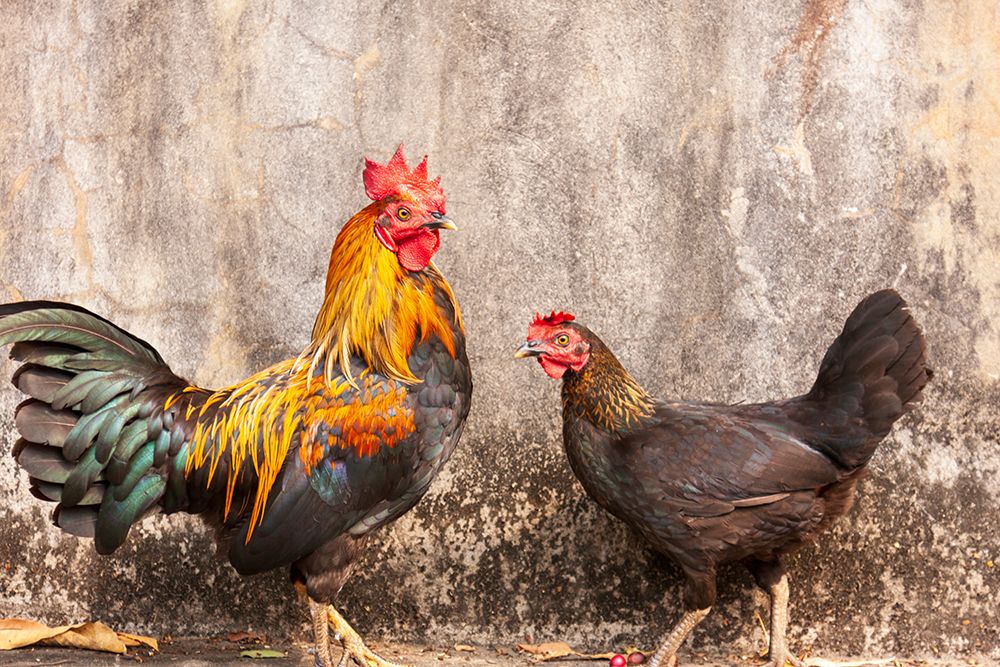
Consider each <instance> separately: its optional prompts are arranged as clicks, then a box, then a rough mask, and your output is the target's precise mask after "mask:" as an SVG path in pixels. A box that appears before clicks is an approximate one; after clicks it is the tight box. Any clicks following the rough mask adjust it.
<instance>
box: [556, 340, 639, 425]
mask: <svg viewBox="0 0 1000 667" xmlns="http://www.w3.org/2000/svg"><path fill="white" fill-rule="evenodd" d="M588 334H589V336H588V340H589V342H590V358H589V359H588V361H587V365H586V366H584V367H583V369H582V370H580V371H579V372H576V373H574V372H572V371H570V372H568V373H567V374H566V375H565V376H564V381H563V391H562V399H563V413H564V415H566V416H567V417H571V418H576V419H586V420H587V421H589V422H590V423H591V424H593V425H594V426H596V427H597V428H600V429H602V430H604V431H607V432H608V433H618V434H624V433H628V432H630V431H632V430H634V429H636V428H640V427H642V426H644V425H645V424H646V423H647V422H648V421H649V419H650V418H651V417H652V416H653V411H654V409H655V402H656V401H655V399H654V398H653V397H652V396H651V395H650V394H649V393H648V392H646V390H645V389H643V388H642V386H641V385H640V384H639V383H638V382H636V381H635V379H634V378H633V377H632V376H631V375H629V373H628V371H626V370H625V368H624V367H623V366H622V365H621V363H620V362H619V361H618V359H617V358H616V357H615V355H614V354H613V353H612V352H611V350H609V349H608V348H607V346H606V345H605V344H604V343H603V342H602V341H601V340H600V339H599V338H598V337H597V336H595V335H593V333H591V332H588Z"/></svg>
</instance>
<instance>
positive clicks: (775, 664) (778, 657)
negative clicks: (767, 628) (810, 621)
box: [767, 574, 804, 667]
mask: <svg viewBox="0 0 1000 667" xmlns="http://www.w3.org/2000/svg"><path fill="white" fill-rule="evenodd" d="M768 592H769V593H770V594H771V642H770V644H769V645H768V651H767V657H768V658H769V659H770V662H769V663H768V664H767V667H785V663H786V662H789V663H791V664H792V665H793V666H794V667H804V663H803V662H802V661H801V660H799V659H798V658H796V657H795V656H794V655H792V654H791V653H790V652H789V650H788V643H787V642H786V640H785V631H786V630H787V629H788V575H787V574H782V575H781V579H779V580H778V583H776V584H774V585H773V586H771V587H770V588H769V589H768Z"/></svg>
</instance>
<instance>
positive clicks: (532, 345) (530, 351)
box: [514, 340, 545, 359]
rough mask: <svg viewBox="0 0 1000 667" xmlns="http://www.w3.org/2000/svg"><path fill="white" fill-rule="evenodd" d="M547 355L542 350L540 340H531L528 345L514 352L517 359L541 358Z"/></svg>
mask: <svg viewBox="0 0 1000 667" xmlns="http://www.w3.org/2000/svg"><path fill="white" fill-rule="evenodd" d="M544 353H545V350H544V349H543V348H542V341H540V340H529V341H528V342H527V343H525V344H524V345H522V346H521V347H519V348H517V351H516V352H514V358H515V359H524V358H526V357H540V356H542V354H544Z"/></svg>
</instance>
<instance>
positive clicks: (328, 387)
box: [164, 202, 461, 542]
mask: <svg viewBox="0 0 1000 667" xmlns="http://www.w3.org/2000/svg"><path fill="white" fill-rule="evenodd" d="M380 210H381V209H380V204H379V203H378V202H376V203H374V204H371V205H370V206H368V207H366V208H365V209H363V210H362V211H360V212H359V213H358V214H357V215H355V216H354V217H353V218H351V220H349V221H348V222H347V224H345V225H344V227H343V229H342V230H341V231H340V234H339V235H338V236H337V240H336V242H335V243H334V246H333V251H332V252H331V255H330V268H329V272H328V274H327V279H326V294H325V298H324V299H323V306H322V307H321V308H320V311H319V314H318V315H317V317H316V323H315V325H314V327H313V334H312V339H311V340H310V342H309V345H308V346H307V347H306V349H305V350H304V351H303V352H302V354H301V355H299V356H298V357H297V358H294V359H288V360H285V361H282V362H279V363H278V364H275V365H274V366H272V367H271V368H269V369H266V370H264V371H262V372H260V373H258V374H256V375H254V376H251V377H250V378H247V379H246V380H244V381H243V382H240V383H238V384H236V385H233V386H231V387H227V388H225V389H220V390H218V391H215V392H210V391H207V390H204V389H200V388H197V387H188V388H186V389H185V390H184V391H182V392H178V393H176V394H174V395H172V396H170V397H169V398H168V399H167V401H166V403H165V406H164V409H165V410H169V409H171V407H173V406H175V405H176V406H177V407H178V408H182V407H183V408H184V414H185V418H186V419H192V418H194V419H196V422H197V423H196V425H195V429H194V433H193V435H192V438H191V444H190V449H189V455H188V458H187V462H186V470H185V475H190V474H191V473H192V472H193V471H197V470H201V469H202V468H204V467H205V466H208V474H207V476H206V485H211V484H212V480H213V478H214V475H215V472H216V470H217V469H218V467H219V464H220V463H221V462H222V460H223V457H224V456H226V457H227V458H228V459H229V460H228V466H227V468H228V476H227V480H226V503H225V514H226V515H227V516H228V514H229V511H230V509H231V507H232V504H233V500H234V495H235V492H236V488H237V484H238V482H239V480H240V479H241V477H242V470H243V466H244V465H246V463H247V461H249V462H250V463H251V464H252V465H253V468H254V470H255V472H256V474H257V485H256V488H255V489H253V490H252V492H251V493H252V495H253V496H254V498H253V510H252V513H251V517H250V524H249V529H248V531H247V538H246V539H247V541H248V542H249V540H250V537H251V536H252V535H253V529H254V527H256V526H257V525H259V523H260V521H261V520H262V518H263V514H264V510H265V509H266V506H267V498H268V494H269V493H270V490H271V488H272V486H273V485H274V482H275V480H276V479H277V476H278V473H279V472H280V471H281V468H282V466H283V465H284V462H285V458H286V456H287V455H288V452H289V451H290V449H291V448H292V447H293V446H298V447H300V448H303V451H300V456H301V458H302V460H303V462H305V463H307V464H308V465H307V466H306V469H307V472H308V471H309V470H310V469H311V466H312V465H315V462H316V461H315V458H316V456H315V455H316V450H315V447H314V446H313V445H314V443H312V442H310V441H309V438H310V437H311V436H312V434H315V432H316V426H317V424H318V420H324V419H331V418H335V419H336V420H337V423H339V424H340V425H341V426H342V431H343V432H344V433H345V434H351V435H350V436H349V437H347V438H345V439H341V440H340V441H338V443H337V444H339V445H340V446H341V447H344V448H345V449H346V448H349V447H350V448H354V449H355V450H356V451H357V454H358V455H359V456H364V455H370V454H371V453H373V448H372V444H371V442H370V441H371V440H373V438H372V436H373V435H375V436H377V439H378V440H379V442H380V443H381V445H382V446H387V447H393V446H395V445H396V444H397V443H398V442H400V441H401V440H402V439H404V438H405V437H406V436H408V435H409V434H410V433H411V432H412V431H413V428H414V426H413V420H412V411H411V410H409V409H406V408H405V407H404V406H403V401H404V399H405V398H406V393H407V392H406V390H405V388H406V386H407V385H412V384H415V383H418V382H420V380H419V379H418V378H417V377H415V376H414V375H413V374H412V373H411V372H410V368H409V365H408V363H407V359H408V357H409V354H410V351H411V350H412V348H413V346H414V344H416V343H417V342H418V339H417V337H418V336H419V337H420V341H423V340H426V339H427V338H428V337H429V336H431V335H435V336H437V337H438V338H439V339H440V340H441V341H442V342H443V344H444V345H445V347H446V348H447V349H448V351H449V352H450V353H451V354H452V355H454V354H455V340H454V335H453V333H452V325H453V323H452V322H450V321H448V320H449V318H448V317H447V315H446V313H444V312H442V310H441V309H440V308H439V307H438V306H437V304H436V303H435V300H434V296H435V290H440V291H441V292H443V293H444V294H445V295H446V297H447V299H448V300H449V301H450V302H451V306H452V308H453V309H454V313H455V322H454V324H458V325H459V326H461V316H460V315H459V310H458V304H457V302H456V301H455V297H454V294H453V293H452V291H451V288H450V287H449V286H448V283H447V282H446V281H445V279H444V277H443V276H442V275H441V273H440V272H439V271H438V270H437V268H436V267H435V266H434V265H433V264H430V265H429V266H428V267H427V268H425V269H424V270H423V271H421V272H419V273H413V272H409V271H406V270H405V269H403V268H402V267H401V266H400V264H399V262H398V261H397V258H396V256H395V255H394V254H393V253H392V252H390V251H389V250H387V249H386V248H384V247H382V245H381V244H379V243H378V241H377V239H376V238H375V234H374V231H373V229H374V225H375V223H376V220H377V218H378V215H379V213H380ZM352 357H357V358H359V359H360V360H361V361H362V362H363V363H364V365H365V366H366V368H364V369H363V370H362V371H361V373H360V374H359V377H358V379H355V378H354V377H353V376H352V374H351V369H350V366H351V358H352ZM317 371H321V372H317ZM372 373H376V374H379V375H382V376H384V377H386V378H387V379H388V386H387V388H386V391H385V392H384V397H385V398H383V400H382V401H381V402H380V403H379V402H374V403H370V402H363V401H360V400H344V398H343V396H348V395H349V394H347V392H348V391H349V390H350V389H351V388H354V389H356V390H357V389H358V380H360V381H361V383H362V389H364V392H363V393H365V394H367V393H368V391H367V385H368V384H369V382H371V374H372ZM342 395H343V396H342ZM390 399H391V400H390ZM387 401H388V402H387ZM389 403H392V405H390V404H389ZM213 408H214V409H213ZM390 408H393V409H392V410H390ZM390 413H392V414H395V415H396V416H395V417H393V418H391V419H390V418H388V417H387V415H389V414H390ZM373 424H380V425H382V427H381V428H380V429H374V428H373V426H372V425H373ZM389 427H391V428H389ZM378 431H381V432H378ZM296 434H298V440H299V442H295V439H296V438H295V436H296ZM259 453H261V454H262V455H263V458H261V456H260V455H259ZM241 495H242V494H241ZM249 501H250V498H249V496H246V497H243V498H242V500H241V503H242V505H244V506H245V505H246V504H247V503H248V502H249Z"/></svg>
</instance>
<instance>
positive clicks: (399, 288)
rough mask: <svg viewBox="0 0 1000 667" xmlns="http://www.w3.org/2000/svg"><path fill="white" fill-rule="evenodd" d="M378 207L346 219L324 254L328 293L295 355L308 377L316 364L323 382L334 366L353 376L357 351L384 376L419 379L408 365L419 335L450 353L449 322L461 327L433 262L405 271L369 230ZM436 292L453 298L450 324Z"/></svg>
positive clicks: (409, 380) (329, 377)
mask: <svg viewBox="0 0 1000 667" xmlns="http://www.w3.org/2000/svg"><path fill="white" fill-rule="evenodd" d="M380 210H381V209H380V204H378V203H374V204H371V205H370V206H368V207H367V208H364V209H362V210H361V211H360V212H358V213H357V214H356V215H355V216H354V217H353V218H351V219H350V220H349V221H348V222H347V224H345V225H344V227H343V229H341V230H340V233H339V234H338V235H337V240H336V241H335V242H334V244H333V251H332V252H331V253H330V268H329V271H328V272H327V276H326V295H325V297H324V299H323V305H322V307H321V308H320V310H319V313H318V314H317V315H316V323H315V324H314V325H313V332H312V340H311V341H310V342H309V346H308V347H307V348H306V349H305V351H304V352H303V353H302V355H301V356H300V357H299V358H300V360H302V361H304V362H307V363H308V365H309V372H310V374H311V373H312V372H313V371H314V370H315V369H322V372H323V374H324V376H325V377H326V378H327V380H328V381H332V379H333V378H334V376H335V375H336V374H337V373H338V371H339V372H340V373H342V374H343V375H344V376H345V377H347V378H348V379H349V380H351V381H353V378H352V377H351V357H352V356H356V357H359V358H360V359H362V360H363V361H364V362H365V363H366V364H367V366H368V367H369V368H370V369H371V370H373V371H375V372H377V373H380V374H382V375H384V376H386V377H390V378H393V379H395V380H399V381H401V382H405V383H415V382H419V381H420V380H419V378H416V377H414V376H413V374H412V373H411V372H410V368H409V365H408V363H407V358H408V357H409V355H410V352H411V350H412V349H413V345H414V343H415V342H416V341H417V340H418V337H419V339H420V340H424V339H426V338H427V337H428V336H430V335H436V336H437V337H438V338H439V339H440V340H441V341H442V342H443V343H444V345H445V347H446V348H447V349H448V350H449V352H451V353H452V355H454V354H455V352H454V344H455V341H454V333H453V326H456V325H457V327H458V329H459V330H461V318H460V315H459V314H458V313H459V311H458V304H457V302H456V301H455V297H454V295H453V294H452V291H451V288H450V287H449V286H448V283H447V281H445V279H444V277H443V276H442V275H441V273H440V272H439V271H438V269H437V267H435V266H434V264H433V263H431V264H430V265H428V266H427V267H426V268H425V269H423V270H422V271H416V272H413V271H407V270H406V269H404V268H403V267H402V266H401V265H400V264H399V261H398V259H397V257H396V255H395V253H393V252H391V251H390V250H388V249H387V248H385V246H383V245H382V244H381V243H379V241H378V239H377V237H376V236H375V231H374V229H375V221H376V220H377V218H378V215H379V212H380ZM436 294H441V295H443V297H444V298H445V299H446V300H448V301H450V302H451V305H452V307H453V310H454V313H455V321H454V322H452V321H451V318H450V317H448V316H447V315H446V314H445V313H444V312H443V310H442V309H441V308H440V307H439V306H438V304H437V303H436V302H435V295H436Z"/></svg>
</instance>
